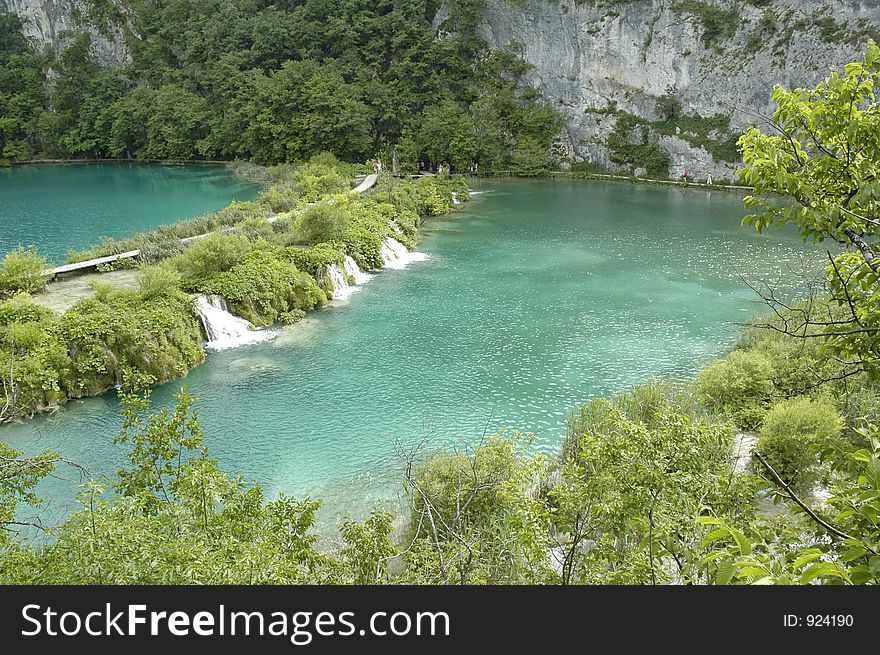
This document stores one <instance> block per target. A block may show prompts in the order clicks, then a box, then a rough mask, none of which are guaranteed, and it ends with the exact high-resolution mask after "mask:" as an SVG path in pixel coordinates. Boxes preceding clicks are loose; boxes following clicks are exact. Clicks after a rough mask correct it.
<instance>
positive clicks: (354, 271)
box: [343, 255, 373, 284]
mask: <svg viewBox="0 0 880 655" xmlns="http://www.w3.org/2000/svg"><path fill="white" fill-rule="evenodd" d="M343 268H345V272H346V273H348V274H349V275H350V276H351V277H353V278H354V283H355V284H365V283H366V282H369V281H370V278H372V277H373V276H372V275H370V274H369V273H364V272H363V271H362V270H361V267H360V266H358V264H357V262H356V261H355V260H354V258H353V257H351V256H350V255H346V256H345V262H344V263H343Z"/></svg>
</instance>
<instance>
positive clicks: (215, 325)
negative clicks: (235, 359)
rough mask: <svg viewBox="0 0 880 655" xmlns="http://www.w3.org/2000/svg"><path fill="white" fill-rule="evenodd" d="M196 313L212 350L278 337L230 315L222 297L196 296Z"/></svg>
mask: <svg viewBox="0 0 880 655" xmlns="http://www.w3.org/2000/svg"><path fill="white" fill-rule="evenodd" d="M195 308H196V313H197V314H198V315H199V319H201V321H202V325H203V326H204V328H205V334H206V335H207V336H208V343H207V344H206V345H207V347H208V348H210V349H211V350H226V349H227V348H236V347H238V346H243V345H245V344H247V343H257V342H258V341H266V340H268V339H271V338H273V337H274V336H275V335H276V332H275V331H274V330H255V329H254V326H253V325H251V324H250V322H248V321H246V320H244V319H243V318H239V317H238V316H234V315H233V314H230V313H229V311H228V310H227V309H226V303H225V302H224V300H223V298H221V297H220V296H203V295H198V296H196V305H195Z"/></svg>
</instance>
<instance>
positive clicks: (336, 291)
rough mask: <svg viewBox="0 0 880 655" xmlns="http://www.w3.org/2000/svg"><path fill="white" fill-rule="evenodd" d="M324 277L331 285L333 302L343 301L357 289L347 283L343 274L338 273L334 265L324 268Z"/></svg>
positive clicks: (337, 268)
mask: <svg viewBox="0 0 880 655" xmlns="http://www.w3.org/2000/svg"><path fill="white" fill-rule="evenodd" d="M324 275H326V276H327V278H328V279H329V280H330V282H331V283H332V284H333V300H345V299H346V298H348V297H349V296H350V295H351V294H353V293H354V292H355V291H357V287H356V286H354V285H350V284H349V283H348V280H347V279H346V278H345V273H343V272H342V271H340V270H339V267H338V266H337V265H336V264H330V265H329V266H326V267H324Z"/></svg>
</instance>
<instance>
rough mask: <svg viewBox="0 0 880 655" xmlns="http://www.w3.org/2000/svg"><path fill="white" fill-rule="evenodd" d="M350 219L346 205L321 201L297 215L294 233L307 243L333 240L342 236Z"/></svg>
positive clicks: (298, 238)
mask: <svg viewBox="0 0 880 655" xmlns="http://www.w3.org/2000/svg"><path fill="white" fill-rule="evenodd" d="M350 220H351V216H350V214H349V212H348V211H347V210H346V208H345V207H341V206H339V205H337V204H331V203H330V202H327V201H321V202H319V203H316V204H314V205H312V206H311V207H309V208H308V209H306V210H305V211H303V212H302V213H301V214H300V215H299V216H297V217H296V222H295V223H294V225H293V235H294V238H295V239H297V240H298V241H299V242H300V243H306V244H316V243H322V242H326V241H333V240H336V239H338V238H340V237H341V236H342V234H343V232H345V229H346V228H347V227H348V224H349V222H350Z"/></svg>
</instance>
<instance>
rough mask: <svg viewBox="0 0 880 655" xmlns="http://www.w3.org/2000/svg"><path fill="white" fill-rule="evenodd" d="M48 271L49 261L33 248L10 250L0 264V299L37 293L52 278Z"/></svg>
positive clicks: (20, 247)
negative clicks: (23, 293) (21, 293)
mask: <svg viewBox="0 0 880 655" xmlns="http://www.w3.org/2000/svg"><path fill="white" fill-rule="evenodd" d="M48 269H49V261H48V260H47V259H46V258H45V257H41V256H40V255H39V254H38V253H37V250H36V248H34V247H33V246H30V247H29V248H23V247H22V246H19V247H18V248H16V249H15V250H10V251H9V252H8V253H7V254H6V256H5V257H4V258H3V261H2V262H0V297H2V296H7V297H8V296H11V295H12V294H15V293H20V292H22V291H24V292H26V293H33V292H34V291H39V290H40V289H42V288H43V287H44V286H46V282H48V281H49V280H50V279H51V278H52V274H51V273H49V272H47V271H48Z"/></svg>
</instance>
